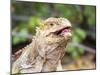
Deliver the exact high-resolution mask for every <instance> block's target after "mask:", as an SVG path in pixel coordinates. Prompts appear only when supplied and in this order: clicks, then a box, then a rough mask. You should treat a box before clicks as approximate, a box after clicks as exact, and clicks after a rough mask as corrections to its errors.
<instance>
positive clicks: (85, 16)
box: [11, 0, 96, 59]
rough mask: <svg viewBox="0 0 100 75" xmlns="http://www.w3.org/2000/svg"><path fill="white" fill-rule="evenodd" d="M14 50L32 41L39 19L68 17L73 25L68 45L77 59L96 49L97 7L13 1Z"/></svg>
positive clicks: (67, 51)
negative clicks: (71, 36)
mask: <svg viewBox="0 0 100 75" xmlns="http://www.w3.org/2000/svg"><path fill="white" fill-rule="evenodd" d="M11 15H12V49H13V50H12V53H14V52H16V51H17V49H20V48H22V47H24V46H26V45H27V44H29V43H30V42H31V38H32V35H34V34H35V28H36V26H38V24H39V22H40V20H44V19H46V18H49V17H65V18H67V19H69V20H70V22H71V23H72V26H73V29H72V30H73V38H72V41H71V43H70V44H69V46H68V48H66V49H65V51H66V53H67V54H68V56H69V57H70V58H72V59H78V58H80V57H81V56H82V55H84V54H85V53H93V54H94V55H95V49H96V6H89V5H72V4H58V3H57V4H56V3H39V2H21V1H15V0H12V4H11Z"/></svg>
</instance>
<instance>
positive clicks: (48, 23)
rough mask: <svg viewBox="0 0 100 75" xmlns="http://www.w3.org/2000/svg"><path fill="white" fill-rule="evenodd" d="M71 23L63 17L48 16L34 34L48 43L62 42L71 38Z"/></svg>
mask: <svg viewBox="0 0 100 75" xmlns="http://www.w3.org/2000/svg"><path fill="white" fill-rule="evenodd" d="M71 27H72V26H71V23H70V22H69V21H68V20H67V19H65V18H54V17H51V18H48V19H46V20H44V21H43V22H42V23H41V24H40V26H39V27H38V28H37V33H36V35H37V36H39V37H41V38H42V39H45V42H46V43H48V44H52V43H59V44H62V43H64V42H66V41H68V40H70V39H71V36H72V34H71Z"/></svg>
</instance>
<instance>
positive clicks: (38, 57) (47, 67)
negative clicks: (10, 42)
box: [12, 17, 72, 74]
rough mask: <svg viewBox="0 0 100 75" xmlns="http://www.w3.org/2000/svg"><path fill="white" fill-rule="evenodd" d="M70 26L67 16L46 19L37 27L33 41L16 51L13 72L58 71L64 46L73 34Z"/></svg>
mask: <svg viewBox="0 0 100 75" xmlns="http://www.w3.org/2000/svg"><path fill="white" fill-rule="evenodd" d="M70 27H71V24H70V22H69V21H68V20H67V19H65V18H53V17H51V18H48V19H47V20H44V21H43V22H42V23H41V24H40V26H39V27H38V28H37V29H36V35H35V37H34V39H32V43H30V44H29V45H28V46H27V47H25V48H24V49H22V50H20V51H19V52H17V53H16V55H18V56H17V60H16V61H15V62H14V63H13V65H12V74H16V73H33V72H48V71H57V70H58V67H59V65H60V66H61V58H62V57H63V56H64V48H65V47H66V45H67V43H68V41H69V40H70V39H71V36H72V35H71V32H70V29H69V28H70ZM66 29H67V30H66ZM19 55H20V56H19Z"/></svg>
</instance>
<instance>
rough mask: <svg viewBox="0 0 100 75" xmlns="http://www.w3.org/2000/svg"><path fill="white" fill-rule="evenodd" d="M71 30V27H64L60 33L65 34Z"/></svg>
mask: <svg viewBox="0 0 100 75" xmlns="http://www.w3.org/2000/svg"><path fill="white" fill-rule="evenodd" d="M70 31H71V30H70V29H63V30H62V31H61V33H60V35H64V34H65V33H67V32H70Z"/></svg>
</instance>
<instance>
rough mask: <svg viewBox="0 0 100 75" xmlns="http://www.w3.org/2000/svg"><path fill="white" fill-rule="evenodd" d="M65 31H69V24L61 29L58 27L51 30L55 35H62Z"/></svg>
mask: <svg viewBox="0 0 100 75" xmlns="http://www.w3.org/2000/svg"><path fill="white" fill-rule="evenodd" d="M66 33H71V26H67V27H64V28H62V29H59V30H57V31H55V32H53V34H54V35H56V36H64V34H66Z"/></svg>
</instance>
